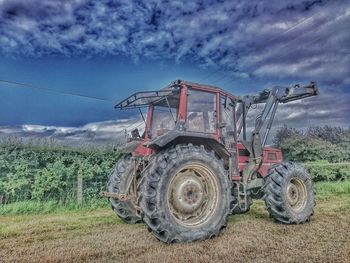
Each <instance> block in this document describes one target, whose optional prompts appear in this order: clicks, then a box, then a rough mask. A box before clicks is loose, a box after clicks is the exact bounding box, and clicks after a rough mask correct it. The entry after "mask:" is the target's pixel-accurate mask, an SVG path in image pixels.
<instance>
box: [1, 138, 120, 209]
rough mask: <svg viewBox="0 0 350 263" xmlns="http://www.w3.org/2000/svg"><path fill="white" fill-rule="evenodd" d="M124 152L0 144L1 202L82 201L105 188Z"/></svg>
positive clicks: (57, 146) (94, 196)
mask: <svg viewBox="0 0 350 263" xmlns="http://www.w3.org/2000/svg"><path fill="white" fill-rule="evenodd" d="M120 155H121V153H120V152H118V151H113V150H111V149H110V148H109V149H107V148H91V147H90V148H69V147H67V146H59V145H55V146H53V145H49V146H47V145H25V144H13V143H9V144H4V143H3V144H2V145H0V204H8V203H12V202H19V201H27V200H36V201H57V202H60V203H67V202H71V201H78V202H83V201H84V200H88V199H93V198H97V197H98V194H99V192H100V191H102V190H105V189H106V184H107V181H108V177H109V174H110V173H111V171H112V168H113V165H114V164H115V163H116V162H117V160H118V159H119V157H120Z"/></svg>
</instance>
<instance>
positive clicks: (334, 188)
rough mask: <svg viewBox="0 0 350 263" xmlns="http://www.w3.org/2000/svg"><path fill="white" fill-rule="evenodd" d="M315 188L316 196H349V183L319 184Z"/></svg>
mask: <svg viewBox="0 0 350 263" xmlns="http://www.w3.org/2000/svg"><path fill="white" fill-rule="evenodd" d="M315 187H316V194H317V195H320V196H327V195H330V194H332V195H334V194H336V195H343V194H350V181H342V182H319V183H316V184H315Z"/></svg>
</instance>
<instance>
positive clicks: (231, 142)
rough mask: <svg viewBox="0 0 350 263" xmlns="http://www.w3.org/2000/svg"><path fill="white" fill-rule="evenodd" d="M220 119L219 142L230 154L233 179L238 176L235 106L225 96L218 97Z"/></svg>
mask: <svg viewBox="0 0 350 263" xmlns="http://www.w3.org/2000/svg"><path fill="white" fill-rule="evenodd" d="M220 117H221V123H220V128H221V140H222V143H223V144H224V145H225V147H226V149H227V150H228V151H229V152H230V154H231V157H230V164H229V165H230V174H231V176H233V177H237V176H239V174H238V169H237V167H238V163H237V136H236V122H235V104H234V102H233V101H232V100H231V99H230V98H229V97H227V96H220Z"/></svg>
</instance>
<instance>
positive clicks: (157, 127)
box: [115, 81, 237, 156]
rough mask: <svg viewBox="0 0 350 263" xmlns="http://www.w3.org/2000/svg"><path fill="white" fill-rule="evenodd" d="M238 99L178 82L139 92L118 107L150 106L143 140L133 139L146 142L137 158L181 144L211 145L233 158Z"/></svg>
mask: <svg viewBox="0 0 350 263" xmlns="http://www.w3.org/2000/svg"><path fill="white" fill-rule="evenodd" d="M236 100H237V98H236V97H235V96H233V95H232V94H229V93H227V92H224V91H223V90H222V89H220V88H217V87H213V86H207V85H200V84H196V83H191V82H185V81H174V82H172V83H171V84H170V85H169V86H167V87H165V88H164V89H161V90H158V91H146V92H137V93H135V94H133V95H131V96H130V97H128V98H127V99H125V100H123V101H121V102H120V103H118V104H117V105H116V106H115V108H117V109H120V110H123V109H130V108H139V109H141V108H144V107H148V113H147V118H144V117H143V119H144V120H145V123H146V125H145V126H146V127H145V132H144V134H143V136H141V137H142V138H137V136H133V137H134V139H142V143H141V144H140V145H138V148H137V149H136V152H134V155H148V154H153V152H154V151H157V150H159V149H161V148H164V147H167V146H169V144H174V143H179V142H181V143H184V142H192V143H199V144H203V142H204V143H205V144H206V143H207V142H208V147H209V148H216V150H217V151H219V153H220V154H225V155H227V156H229V155H231V154H232V152H233V151H235V147H234V146H235V145H234V143H235V141H236V132H235V131H236V122H235V105H236V104H235V101H236ZM140 113H141V114H142V111H141V110H140ZM142 116H143V115H142ZM136 134H138V133H137V132H136ZM224 145H226V146H227V147H225V146H224ZM145 148H148V149H151V150H152V151H149V150H147V149H145ZM230 152H231V153H230Z"/></svg>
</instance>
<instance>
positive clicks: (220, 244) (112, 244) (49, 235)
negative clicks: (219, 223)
mask: <svg viewBox="0 0 350 263" xmlns="http://www.w3.org/2000/svg"><path fill="white" fill-rule="evenodd" d="M330 189H333V190H330ZM318 191H319V192H320V193H321V194H319V195H318V197H317V208H316V212H315V215H314V216H313V217H312V220H311V222H310V223H307V224H305V225H291V226H287V225H282V224H278V223H274V222H273V220H272V219H270V218H269V216H268V214H267V212H266V211H265V208H264V204H263V202H261V201H259V202H256V203H255V204H254V206H253V207H252V209H251V211H250V212H249V213H247V214H243V215H234V216H231V217H230V218H229V224H228V227H227V228H226V229H225V230H224V231H223V233H222V234H221V236H220V237H218V238H216V239H213V240H207V241H203V242H195V243H191V244H174V245H165V244H162V243H160V242H158V241H157V240H156V239H155V238H154V237H153V236H152V235H151V234H150V233H148V231H147V229H146V227H145V225H143V224H138V225H126V224H123V223H121V221H120V220H118V219H116V218H115V216H114V214H113V213H112V211H111V210H110V209H106V208H98V209H97V210H91V211H89V210H81V211H66V212H64V211H59V212H54V213H49V214H37V215H17V216H1V217H0V262H110V261H113V262H174V263H175V262H245V263H247V262H350V194H349V193H340V192H341V191H340V192H339V187H338V185H337V184H335V185H331V186H330V185H328V186H327V185H321V186H320V185H319V186H318ZM346 192H347V191H346Z"/></svg>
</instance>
